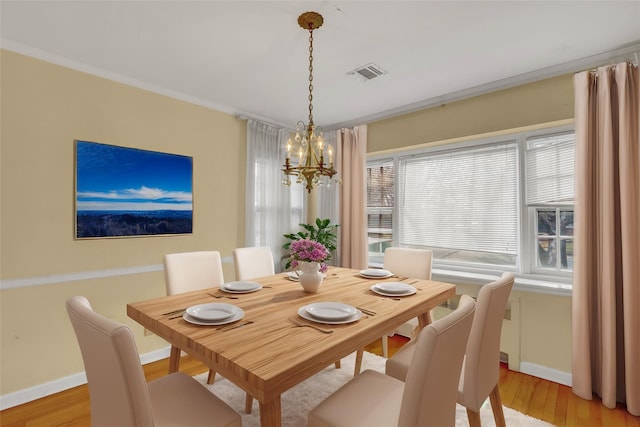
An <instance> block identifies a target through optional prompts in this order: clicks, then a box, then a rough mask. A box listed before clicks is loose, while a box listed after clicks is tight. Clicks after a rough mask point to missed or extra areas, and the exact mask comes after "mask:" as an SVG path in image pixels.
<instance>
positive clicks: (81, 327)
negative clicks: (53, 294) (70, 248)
mask: <svg viewBox="0 0 640 427" xmlns="http://www.w3.org/2000/svg"><path fill="white" fill-rule="evenodd" d="M66 307H67V313H68V315H69V319H70V320H71V324H72V325H73V329H74V331H75V334H76V338H77V340H78V344H79V346H80V351H81V353H82V360H83V361H84V368H85V371H86V374H87V382H88V385H89V398H90V403H91V425H92V426H93V427H103V426H104V427H113V426H137V427H152V426H153V416H152V409H151V400H150V398H149V391H148V388H147V382H146V379H145V376H144V371H143V369H142V365H141V364H140V356H139V354H138V349H137V347H136V343H135V339H134V337H133V333H132V332H131V330H130V329H129V328H128V327H127V326H125V325H122V324H120V323H118V322H115V321H113V320H110V319H107V318H106V317H104V316H101V315H99V314H97V313H96V312H94V311H93V309H92V308H91V305H90V304H89V301H88V300H87V299H86V298H85V297H82V296H75V297H71V298H69V299H68V300H67V304H66Z"/></svg>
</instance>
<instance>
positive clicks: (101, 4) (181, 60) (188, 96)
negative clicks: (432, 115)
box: [0, 0, 640, 129]
mask: <svg viewBox="0 0 640 427" xmlns="http://www.w3.org/2000/svg"><path fill="white" fill-rule="evenodd" d="M0 7H1V9H0V13H1V26H0V29H1V37H2V47H3V48H6V49H10V50H13V51H17V52H21V53H24V54H27V55H32V56H36V57H39V58H42V59H45V60H48V61H51V62H55V63H58V64H62V65H65V66H70V67H73V68H76V69H80V70H83V71H87V72H90V73H93V74H97V75H100V76H104V77H108V78H111V79H114V80H117V81H121V82H124V83H128V84H132V85H134V86H138V87H141V88H144V89H149V90H153V91H156V92H159V93H163V94H167V95H170V96H174V97H176V98H180V99H184V100H188V101H191V102H194V103H197V104H200V105H205V106H208V107H212V108H215V109H217V110H221V111H224V112H227V113H230V114H237V115H243V116H248V117H255V118H259V119H262V120H265V121H268V122H271V123H275V124H280V125H284V126H286V127H294V126H295V123H296V122H297V121H298V120H305V121H306V119H307V116H308V99H307V96H308V87H307V86H308V32H307V31H305V30H303V29H301V28H300V27H299V26H298V24H297V18H298V15H300V14H301V13H302V12H305V11H308V10H314V11H317V12H319V13H321V14H322V15H323V16H324V25H323V26H322V27H321V28H320V29H318V30H316V31H315V32H314V92H313V105H314V109H313V114H314V119H315V122H316V125H320V126H322V127H324V128H325V129H329V128H335V127H338V126H347V125H353V124H357V123H364V122H370V121H372V120H375V119H379V118H383V117H388V116H391V115H394V114H398V113H403V112H406V111H412V110H415V109H418V108H421V107H424V106H429V105H434V104H437V103H441V102H447V101H451V100H454V99H459V98H461V97H464V96H469V95H473V94H478V93H481V92H483V91H484V92H486V91H488V90H493V89H498V88H502V87H508V86H512V85H515V84H521V83H526V82H528V81H534V80H536V79H541V78H546V77H550V76H553V75H558V74H560V73H568V72H574V71H577V70H579V69H584V68H589V67H592V66H594V65H599V64H602V63H607V62H608V61H611V60H613V59H614V58H615V59H618V58H630V59H632V60H635V61H637V60H638V52H640V1H589V2H587V1H491V2H489V1H251V2H250V1H184V0H174V1H131V0H130V1H89V0H85V1H55V0H48V1H29V0H22V1H9V0H2V2H1V6H0ZM369 63H374V64H376V65H378V66H379V67H381V68H383V69H385V70H386V71H388V74H386V75H384V76H382V77H378V78H376V79H374V80H370V81H362V80H360V79H359V78H357V77H355V76H353V75H349V74H348V72H349V71H352V70H353V69H355V68H357V67H360V66H363V65H366V64H369Z"/></svg>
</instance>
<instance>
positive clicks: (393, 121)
mask: <svg viewBox="0 0 640 427" xmlns="http://www.w3.org/2000/svg"><path fill="white" fill-rule="evenodd" d="M572 79H573V76H572V75H565V76H561V77H557V78H553V79H548V80H544V81H541V82H537V83H531V84H527V85H523V86H519V87H515V88H511V89H506V90H502V91H497V92H493V93H490V94H486V95H481V96H477V97H474V98H470V99H466V100H462V101H457V102H453V103H450V104H446V105H443V106H438V107H433V108H429V109H425V110H422V111H418V112H415V113H411V114H406V115H403V116H398V117H393V118H390V119H386V120H381V121H378V122H375V123H370V124H369V126H368V141H367V144H368V150H367V151H368V154H369V155H375V154H376V153H381V152H388V151H398V150H399V149H403V148H411V149H413V148H417V147H420V146H428V145H430V144H440V143H443V142H456V141H459V140H464V139H468V137H473V136H479V135H482V136H483V137H484V136H489V135H491V134H500V133H509V132H513V130H514V129H518V130H524V129H529V128H536V127H548V126H551V125H558V124H567V123H570V122H571V121H572V120H573V107H574V104H573V102H574V99H573V80H572ZM457 291H458V293H468V294H471V295H476V294H477V292H478V287H477V286H473V285H464V284H459V286H458V289H457ZM511 302H512V304H513V305H514V307H517V310H514V313H513V314H514V318H513V319H512V320H511V321H510V322H507V323H505V328H504V330H503V336H502V350H503V351H505V352H507V353H510V354H509V356H510V359H509V366H510V367H512V368H516V369H518V368H519V367H520V363H521V362H529V363H532V364H536V365H541V366H544V367H547V368H551V369H554V370H558V371H562V372H566V373H568V372H571V298H570V297H569V296H558V295H545V294H537V293H530V292H521V291H514V292H513V293H512V298H511ZM507 329H508V331H507ZM514 358H515V359H516V360H514Z"/></svg>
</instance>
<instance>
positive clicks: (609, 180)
mask: <svg viewBox="0 0 640 427" xmlns="http://www.w3.org/2000/svg"><path fill="white" fill-rule="evenodd" d="M638 76H639V73H638V67H637V66H634V65H633V64H629V63H622V64H617V65H615V66H607V67H601V68H599V69H597V70H595V71H585V72H582V73H578V74H576V75H575V77H574V88H575V116H576V118H575V126H576V169H575V170H576V176H575V179H576V194H575V197H576V204H575V212H576V228H575V249H574V256H575V258H574V261H575V264H574V266H575V267H574V271H573V313H572V316H573V343H572V344H573V352H572V363H573V367H572V368H573V391H574V393H575V394H577V395H578V396H580V397H582V398H584V399H591V398H592V396H593V394H592V393H595V394H597V395H599V396H600V397H601V398H602V403H603V404H604V405H605V406H606V407H609V408H613V407H615V406H616V402H622V403H626V406H627V411H629V412H630V413H631V414H633V415H637V416H640V140H639V138H640V136H639V135H640V116H639V115H640V113H639V111H640V79H639V77H638Z"/></svg>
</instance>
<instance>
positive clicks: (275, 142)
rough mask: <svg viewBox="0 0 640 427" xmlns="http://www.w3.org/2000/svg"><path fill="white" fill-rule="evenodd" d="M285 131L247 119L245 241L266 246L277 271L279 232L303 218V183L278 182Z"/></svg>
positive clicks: (292, 228) (289, 229) (287, 230)
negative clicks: (271, 254) (288, 183)
mask: <svg viewBox="0 0 640 427" xmlns="http://www.w3.org/2000/svg"><path fill="white" fill-rule="evenodd" d="M288 138H289V132H288V131H287V130H285V129H281V128H277V127H274V126H271V125H267V124H265V123H261V122H258V121H255V120H248V121H247V172H246V180H247V181H246V185H245V187H246V189H245V194H246V199H245V209H246V212H245V244H246V246H268V247H270V248H271V251H272V253H273V258H274V260H275V262H276V265H275V269H276V272H278V271H281V269H282V267H283V265H282V263H281V259H282V257H283V256H284V255H286V254H285V253H284V252H285V251H284V250H283V249H282V245H283V244H284V243H285V239H284V237H283V234H285V233H292V232H297V231H298V230H299V229H300V226H299V224H300V223H304V222H306V207H305V202H304V200H305V190H304V186H302V185H298V184H292V185H291V186H285V185H283V184H282V178H283V175H282V165H283V162H284V159H285V156H286V148H285V147H286V141H287V139H288Z"/></svg>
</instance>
